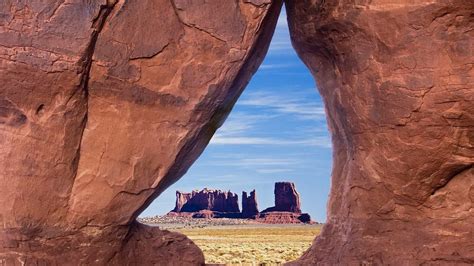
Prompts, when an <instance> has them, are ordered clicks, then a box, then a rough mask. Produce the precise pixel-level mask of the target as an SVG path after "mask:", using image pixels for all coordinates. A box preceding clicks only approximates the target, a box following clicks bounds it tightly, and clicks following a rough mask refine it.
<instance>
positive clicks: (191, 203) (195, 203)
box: [173, 188, 240, 213]
mask: <svg viewBox="0 0 474 266" xmlns="http://www.w3.org/2000/svg"><path fill="white" fill-rule="evenodd" d="M201 210H209V211H215V212H236V213H239V212H240V209H239V197H238V196H237V194H235V193H232V192H230V191H227V192H226V191H221V190H212V189H207V188H205V189H203V190H201V191H192V192H191V193H183V192H180V191H176V206H175V208H174V209H173V212H198V211H201Z"/></svg>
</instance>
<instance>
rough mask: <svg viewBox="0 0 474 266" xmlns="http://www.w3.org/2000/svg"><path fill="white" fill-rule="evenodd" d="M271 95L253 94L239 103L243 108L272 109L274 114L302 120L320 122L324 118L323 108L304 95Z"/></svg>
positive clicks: (265, 93) (266, 93)
mask: <svg viewBox="0 0 474 266" xmlns="http://www.w3.org/2000/svg"><path fill="white" fill-rule="evenodd" d="M315 93H316V92H315ZM294 96H298V97H292V95H285V96H279V95H273V94H270V93H269V92H253V93H249V94H247V95H246V97H245V98H243V99H241V100H240V101H239V104H241V105H244V106H253V107H260V108H268V109H273V110H274V111H276V112H279V113H284V114H291V115H296V116H297V117H298V118H302V119H315V120H321V119H324V118H325V112H324V107H322V106H320V105H318V104H317V103H316V102H315V101H314V100H310V101H308V100H307V99H306V98H307V97H305V95H296V94H295V95H294Z"/></svg>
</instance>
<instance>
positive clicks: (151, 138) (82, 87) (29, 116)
mask: <svg viewBox="0 0 474 266" xmlns="http://www.w3.org/2000/svg"><path fill="white" fill-rule="evenodd" d="M280 8H281V1H278V0H275V1H269V0H240V1H221V0H211V1H203V0H197V1H186V0H171V1H170V0H140V1H131V0H89V1H83V0H73V1H61V0H47V1H44V0H41V1H40V0H32V1H15V0H6V1H5V0H2V1H0V84H1V85H0V86H1V89H0V224H1V226H2V227H1V229H0V265H5V264H6V265H24V264H25V263H26V264H27V265H91V264H98V265H110V264H112V265H114V264H119V265H152V264H157V265H164V264H172V265H182V264H202V263H203V262H204V258H203V255H202V252H201V251H200V250H199V249H198V248H197V247H196V246H195V245H194V244H193V243H192V242H191V241H190V240H189V239H187V238H186V237H185V236H183V235H180V234H177V233H170V232H168V231H161V230H159V229H158V228H151V227H147V226H144V225H141V224H138V223H137V222H135V218H136V217H137V216H138V214H139V213H140V212H141V211H142V210H143V209H144V208H146V207H147V206H148V204H149V203H150V202H151V201H152V200H153V199H155V198H156V197H157V196H158V195H159V194H160V193H161V192H162V191H163V190H164V189H166V188H167V187H168V186H169V185H171V184H172V183H173V182H175V181H176V180H177V179H179V178H180V177H181V176H182V175H183V174H184V173H185V172H186V170H187V169H188V167H189V166H190V165H191V163H192V162H193V161H194V160H195V159H196V158H197V157H198V156H199V154H200V153H201V152H202V150H203V149H204V147H205V146H206V144H207V143H208V141H209V139H210V138H211V136H212V134H213V133H214V131H215V130H216V129H217V128H218V127H219V126H220V125H221V123H222V122H223V120H224V119H225V117H226V116H227V114H228V113H229V112H230V110H231V108H232V106H233V104H234V102H235V101H236V99H237V97H238V96H239V95H240V93H241V92H242V90H243V88H244V86H245V85H246V84H247V82H248V81H249V79H250V77H251V76H252V74H253V73H254V72H255V71H256V69H257V67H258V66H259V64H260V63H261V61H262V60H263V57H264V55H265V53H266V50H267V48H268V45H269V42H270V39H271V36H272V33H273V30H274V27H275V25H276V21H277V18H278V14H279V11H280Z"/></svg>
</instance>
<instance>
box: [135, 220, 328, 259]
mask: <svg viewBox="0 0 474 266" xmlns="http://www.w3.org/2000/svg"><path fill="white" fill-rule="evenodd" d="M141 222H144V223H147V224H150V225H154V226H158V227H160V228H161V229H166V230H170V231H175V232H180V233H183V234H185V235H186V236H188V237H189V238H190V239H192V240H193V241H194V243H195V244H196V245H198V246H199V248H201V249H202V251H203V252H204V256H205V258H206V263H209V264H214V263H215V264H226V265H233V264H242V263H243V264H245V265H260V264H271V265H278V264H282V263H285V262H289V261H292V260H295V259H297V258H299V257H300V256H301V255H302V254H303V252H305V251H306V249H308V248H309V247H310V246H311V242H312V241H313V239H314V237H315V236H316V235H318V234H319V233H320V230H321V227H322V225H321V224H261V223H257V222H254V221H252V220H246V219H227V218H221V219H184V218H183V217H180V218H174V220H170V218H165V217H160V216H158V217H153V218H143V219H141Z"/></svg>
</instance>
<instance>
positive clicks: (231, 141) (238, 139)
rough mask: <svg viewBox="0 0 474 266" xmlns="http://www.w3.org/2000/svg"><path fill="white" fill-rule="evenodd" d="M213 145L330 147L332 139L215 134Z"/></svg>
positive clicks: (321, 137)
mask: <svg viewBox="0 0 474 266" xmlns="http://www.w3.org/2000/svg"><path fill="white" fill-rule="evenodd" d="M210 144H212V145H289V146H294V145H303V146H318V147H322V148H330V147H331V141H330V139H329V138H327V137H323V136H319V137H310V138H308V139H280V138H272V137H246V136H221V135H219V134H218V133H217V134H216V135H214V137H213V138H212V140H211V142H210Z"/></svg>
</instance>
